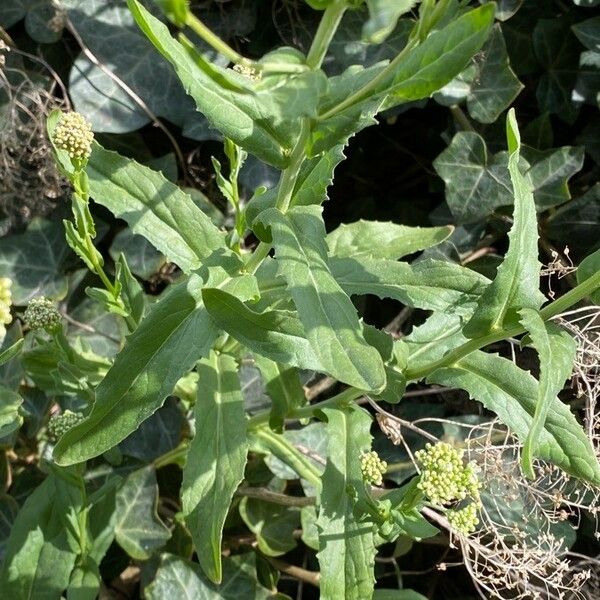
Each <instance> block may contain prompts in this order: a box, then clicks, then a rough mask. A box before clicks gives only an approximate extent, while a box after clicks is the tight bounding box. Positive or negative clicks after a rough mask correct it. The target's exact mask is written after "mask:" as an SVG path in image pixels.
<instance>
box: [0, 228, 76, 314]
mask: <svg viewBox="0 0 600 600" xmlns="http://www.w3.org/2000/svg"><path fill="white" fill-rule="evenodd" d="M70 253H71V250H70V249H69V247H68V246H67V245H66V244H65V241H64V231H63V228H62V225H61V224H60V223H57V222H56V221H46V220H45V219H41V218H39V217H36V218H34V219H32V221H31V222H30V223H29V226H28V228H27V231H26V232H25V233H20V234H13V235H10V236H5V237H2V238H0V277H8V278H10V279H11V280H12V282H13V284H12V288H11V292H12V302H13V304H15V305H17V306H23V305H25V304H27V303H28V302H29V301H30V300H31V299H32V298H35V297H36V296H47V297H50V298H56V299H61V298H63V297H64V296H65V295H66V293H67V278H66V276H65V275H64V273H63V269H64V267H65V261H66V259H67V257H68V256H69V255H70Z"/></svg>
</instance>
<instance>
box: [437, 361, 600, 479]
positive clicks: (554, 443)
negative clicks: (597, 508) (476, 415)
mask: <svg viewBox="0 0 600 600" xmlns="http://www.w3.org/2000/svg"><path fill="white" fill-rule="evenodd" d="M427 381H428V382H429V383H437V384H440V385H445V386H449V387H458V388H462V389H464V390H466V391H467V392H469V395H470V396H471V397H472V398H474V399H476V400H478V401H479V402H481V403H482V404H483V405H484V406H485V407H486V408H487V409H489V410H492V411H494V412H495V413H496V414H497V415H498V418H499V419H500V421H502V423H504V424H505V425H507V426H508V427H509V428H510V429H511V431H512V432H513V433H514V434H515V435H516V436H517V437H518V438H519V440H520V441H521V442H522V443H524V442H525V440H526V439H527V435H528V434H529V431H530V430H531V424H532V422H533V415H534V414H535V407H536V404H537V399H538V395H539V394H538V385H539V384H538V382H537V381H536V379H535V378H534V377H533V376H532V375H531V374H530V373H528V372H527V371H523V370H522V369H520V368H519V367H517V365H515V364H514V363H513V362H512V361H510V360H508V359H506V358H502V357H500V356H498V355H496V354H486V353H485V352H481V351H479V350H478V351H476V352H473V353H471V354H469V355H468V356H467V357H465V358H463V359H461V360H459V361H458V362H456V363H455V364H454V365H452V366H451V367H444V368H441V369H438V370H437V371H434V372H433V373H432V374H431V375H430V376H429V377H428V378H427ZM537 455H538V456H539V457H540V458H541V459H543V460H547V461H549V462H551V463H554V464H555V465H557V466H559V467H560V468H561V469H563V470H564V471H566V472H567V473H569V474H571V475H574V476H575V477H580V478H582V479H585V480H587V481H589V482H591V483H594V484H595V485H598V483H600V465H599V464H598V461H597V459H596V457H595V455H594V450H593V448H592V446H591V444H590V441H589V440H588V438H587V436H586V434H585V432H584V431H583V429H582V427H581V425H580V424H579V423H578V422H577V420H576V419H575V417H574V416H573V413H572V412H571V410H570V409H569V407H568V406H566V405H565V404H563V403H562V402H561V401H560V400H559V399H558V398H554V399H553V401H552V404H551V406H550V408H549V410H548V414H547V417H546V424H545V427H544V431H543V432H542V433H541V434H540V438H539V441H538V447H537Z"/></svg>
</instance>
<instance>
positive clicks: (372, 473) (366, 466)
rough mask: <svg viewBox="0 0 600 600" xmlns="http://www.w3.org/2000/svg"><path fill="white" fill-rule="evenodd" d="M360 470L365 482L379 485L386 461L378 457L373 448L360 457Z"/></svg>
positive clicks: (385, 468) (385, 467)
mask: <svg viewBox="0 0 600 600" xmlns="http://www.w3.org/2000/svg"><path fill="white" fill-rule="evenodd" d="M360 470H361V471H362V475H363V479H364V480H365V482H366V483H370V484H372V485H381V484H382V483H383V475H384V474H385V472H386V470H387V463H386V462H385V460H381V459H380V458H379V455H378V454H377V452H375V450H371V451H370V452H365V453H364V454H363V455H362V456H361V457H360Z"/></svg>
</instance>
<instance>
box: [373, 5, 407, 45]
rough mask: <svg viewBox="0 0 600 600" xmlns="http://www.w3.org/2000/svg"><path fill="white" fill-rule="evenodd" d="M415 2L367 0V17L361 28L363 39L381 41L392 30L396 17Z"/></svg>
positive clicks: (374, 42)
mask: <svg viewBox="0 0 600 600" xmlns="http://www.w3.org/2000/svg"><path fill="white" fill-rule="evenodd" d="M416 3H417V0H367V7H368V8H369V18H368V20H367V21H365V23H364V25H363V28H362V39H363V41H365V42H369V43H371V44H380V43H381V42H383V41H384V40H385V39H386V38H387V37H388V36H389V35H390V34H391V33H392V31H394V28H395V27H396V23H397V22H398V19H399V18H400V17H401V16H402V15H403V14H404V13H407V12H408V11H409V10H411V9H412V8H413V7H414V5H415V4H416Z"/></svg>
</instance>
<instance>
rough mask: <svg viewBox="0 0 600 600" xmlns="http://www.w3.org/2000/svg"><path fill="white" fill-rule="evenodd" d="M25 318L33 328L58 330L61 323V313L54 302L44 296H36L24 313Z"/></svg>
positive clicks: (48, 330)
mask: <svg viewBox="0 0 600 600" xmlns="http://www.w3.org/2000/svg"><path fill="white" fill-rule="evenodd" d="M23 320H24V321H25V323H26V324H27V325H28V326H29V327H30V328H31V329H44V330H46V331H47V332H48V333H52V332H54V331H56V330H57V329H58V328H59V327H60V324H61V319H60V314H59V312H58V310H57V309H56V306H54V303H53V302H52V301H51V300H48V298H44V297H43V296H41V297H39V298H34V299H33V300H32V301H31V302H30V303H29V305H28V306H27V310H26V311H25V313H24V314H23Z"/></svg>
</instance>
